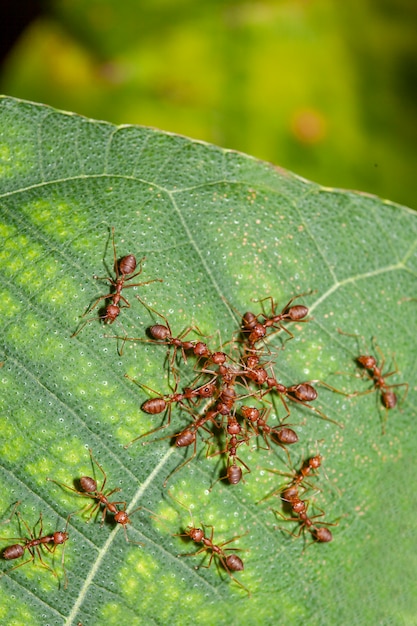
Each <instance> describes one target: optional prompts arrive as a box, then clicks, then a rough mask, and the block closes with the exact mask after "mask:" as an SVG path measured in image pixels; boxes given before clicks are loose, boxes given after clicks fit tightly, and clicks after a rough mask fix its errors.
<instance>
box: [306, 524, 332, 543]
mask: <svg viewBox="0 0 417 626" xmlns="http://www.w3.org/2000/svg"><path fill="white" fill-rule="evenodd" d="M311 534H312V536H313V537H314V539H315V540H316V541H318V542H319V543H328V542H329V541H332V539H333V535H332V533H331V532H330V530H329V529H328V528H324V527H321V528H313V529H312V531H311Z"/></svg>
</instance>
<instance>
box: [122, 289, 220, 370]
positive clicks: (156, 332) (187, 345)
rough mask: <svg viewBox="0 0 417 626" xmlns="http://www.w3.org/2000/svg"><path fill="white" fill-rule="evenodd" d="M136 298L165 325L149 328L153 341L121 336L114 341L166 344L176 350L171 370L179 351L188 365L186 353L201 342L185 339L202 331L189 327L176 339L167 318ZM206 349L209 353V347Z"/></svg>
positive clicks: (172, 358)
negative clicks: (193, 333)
mask: <svg viewBox="0 0 417 626" xmlns="http://www.w3.org/2000/svg"><path fill="white" fill-rule="evenodd" d="M136 298H137V299H138V300H139V302H140V303H141V304H143V306H144V307H146V308H147V309H148V311H152V313H155V315H158V316H159V317H160V318H161V319H162V320H164V322H165V325H163V324H154V325H153V326H150V327H149V328H148V333H149V334H150V335H151V337H152V339H143V338H141V337H119V336H115V337H112V339H123V341H124V342H126V341H141V342H148V343H149V342H150V343H164V344H165V345H167V346H169V347H173V348H174V350H173V354H172V356H171V358H170V361H169V363H170V367H171V368H173V366H174V363H175V359H176V356H177V351H178V350H181V353H182V357H183V359H184V363H187V356H186V354H185V353H186V351H189V350H193V349H194V348H195V346H196V344H197V343H199V342H197V340H192V341H183V339H184V337H186V336H187V335H188V334H189V333H190V332H191V331H197V332H198V333H200V331H199V330H198V329H197V328H194V327H192V326H189V327H188V328H186V329H185V330H183V331H182V333H181V334H180V335H178V337H174V335H173V334H172V330H171V326H170V325H169V322H168V320H167V318H166V317H165V316H164V315H162V313H159V312H158V311H156V310H155V309H153V308H152V307H151V306H149V304H147V303H146V302H144V300H142V299H141V298H140V297H139V296H136ZM200 334H201V333H200ZM202 345H204V346H205V344H202ZM205 347H206V350H207V352H208V349H207V346H205Z"/></svg>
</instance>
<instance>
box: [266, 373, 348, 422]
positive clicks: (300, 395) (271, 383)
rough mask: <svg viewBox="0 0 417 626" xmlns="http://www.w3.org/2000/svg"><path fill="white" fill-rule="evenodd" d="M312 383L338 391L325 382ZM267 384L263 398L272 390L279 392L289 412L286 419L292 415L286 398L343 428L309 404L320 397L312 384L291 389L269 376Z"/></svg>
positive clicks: (291, 387)
mask: <svg viewBox="0 0 417 626" xmlns="http://www.w3.org/2000/svg"><path fill="white" fill-rule="evenodd" d="M312 382H319V383H320V384H321V385H324V386H325V387H328V388H329V389H331V390H332V391H337V389H334V387H331V386H330V385H328V384H327V383H324V382H323V381H312ZM266 384H267V386H268V388H269V389H268V390H267V391H263V392H261V394H262V397H263V396H264V395H266V394H267V393H269V392H270V390H272V389H274V390H275V391H277V392H278V394H279V397H280V399H281V402H282V404H283V405H284V408H285V410H286V411H287V416H286V417H288V415H289V414H290V410H289V408H288V405H287V403H286V401H285V399H284V396H286V397H287V398H289V399H290V400H291V401H292V402H297V403H298V404H302V405H303V406H305V407H306V408H308V409H310V410H311V411H314V413H317V414H318V415H320V417H321V418H322V419H325V420H327V421H329V422H332V423H333V424H336V425H337V426H339V428H343V425H342V424H339V422H336V421H335V420H332V419H330V417H327V415H325V414H324V413H323V412H322V411H320V410H319V409H317V408H316V407H312V406H311V405H310V404H308V402H313V400H316V398H317V396H318V394H317V391H316V390H315V389H314V387H313V386H312V385H310V383H299V384H297V385H291V386H290V387H286V386H285V385H283V384H282V383H279V382H278V381H277V380H276V378H275V377H273V376H269V377H268V378H267V379H266ZM284 419H285V418H284Z"/></svg>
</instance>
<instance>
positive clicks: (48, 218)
mask: <svg viewBox="0 0 417 626" xmlns="http://www.w3.org/2000/svg"><path fill="white" fill-rule="evenodd" d="M80 208H82V207H79V206H78V205H73V204H68V203H67V202H65V201H62V200H58V199H57V200H56V201H55V200H51V199H48V200H43V199H42V198H39V199H38V200H36V201H35V202H32V203H31V204H30V205H27V206H26V207H25V208H24V210H25V212H26V213H27V214H28V215H30V218H31V220H32V221H33V222H34V223H35V224H37V225H38V226H39V227H41V228H42V229H43V231H44V232H45V233H48V234H50V235H52V236H53V237H54V239H62V240H67V239H68V238H72V237H74V235H76V234H77V233H80V232H82V231H83V230H84V228H85V227H86V221H85V220H84V219H83V218H82V212H79V211H80ZM74 214H77V215H78V219H77V221H76V222H75V221H74V223H73V224H71V221H70V220H69V219H68V218H71V216H73V215H74Z"/></svg>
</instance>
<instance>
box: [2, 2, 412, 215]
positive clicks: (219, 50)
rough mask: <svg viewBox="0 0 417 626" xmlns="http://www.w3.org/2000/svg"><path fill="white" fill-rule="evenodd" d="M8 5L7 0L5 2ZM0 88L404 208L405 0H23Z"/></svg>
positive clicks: (407, 124) (408, 22)
mask: <svg viewBox="0 0 417 626" xmlns="http://www.w3.org/2000/svg"><path fill="white" fill-rule="evenodd" d="M6 4H8V2H6ZM16 5H17V7H18V8H17V12H20V15H24V11H23V8H24V7H25V6H26V7H28V6H29V7H31V11H32V13H31V11H29V13H31V14H30V15H29V14H28V18H27V19H26V23H25V24H24V26H22V27H21V28H17V20H18V17H17V13H16V10H15V14H13V15H12V14H10V13H9V14H8V15H6V16H5V18H4V19H3V20H2V31H3V32H5V33H6V34H7V33H9V34H10V32H11V30H12V28H13V27H16V33H17V32H18V31H20V32H18V34H16V37H14V38H13V39H14V41H13V42H12V44H11V45H10V47H9V48H8V49H7V51H5V52H4V56H3V62H2V66H1V75H0V89H1V91H2V92H3V93H5V94H7V95H12V96H17V97H21V98H26V99H30V100H35V101H39V102H44V103H47V104H50V105H53V106H55V107H58V108H61V109H65V110H71V111H75V112H77V113H81V114H83V115H86V116H88V117H93V118H99V119H105V120H108V121H111V122H115V123H118V124H122V123H123V124H127V123H134V124H143V125H148V126H155V127H157V128H160V129H162V130H167V131H172V132H175V133H181V134H184V135H187V136H189V137H192V138H196V139H203V140H205V141H208V142H211V143H215V144H217V145H220V146H224V147H227V148H232V149H236V150H241V151H243V152H247V153H249V154H252V155H254V156H256V157H259V158H261V159H265V160H267V161H271V162H273V163H274V164H276V165H279V166H282V167H284V168H287V169H290V170H292V171H294V172H296V173H297V174H299V175H301V176H304V177H306V178H308V179H311V180H313V181H316V182H319V183H321V184H323V185H326V186H331V187H344V188H352V189H360V190H362V191H368V192H371V193H375V194H377V195H379V196H382V197H385V198H389V199H391V200H395V201H397V202H400V203H404V204H407V205H409V206H412V207H414V208H415V207H416V201H415V200H416V190H417V175H416V172H417V167H416V165H417V158H416V149H415V146H416V139H417V123H416V121H417V120H416V109H417V98H416V91H417V53H416V51H417V38H416V35H415V33H416V27H417V3H416V2H415V0H349V2H340V0H287V1H285V0H283V1H273V0H262V1H254V2H249V1H247V2H244V1H242V0H223V1H222V0H206V1H201V0H175V2H174V1H173V0H153V1H150V0H148V1H144V0H49V1H48V2H42V0H37V2H35V0H31V1H30V2H29V3H25V2H17V1H16V0H15V2H14V6H15V7H16Z"/></svg>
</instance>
